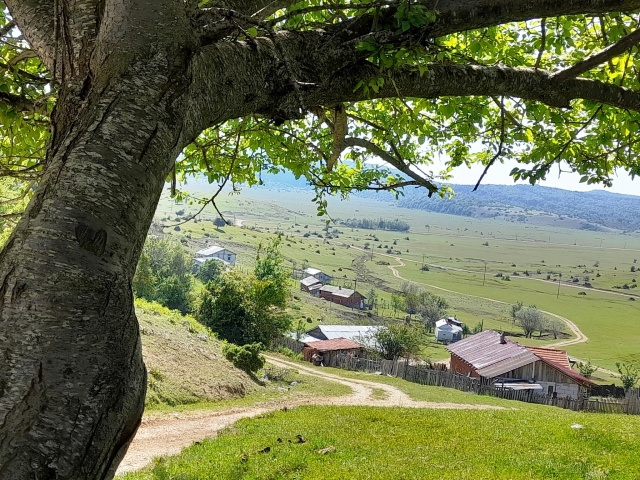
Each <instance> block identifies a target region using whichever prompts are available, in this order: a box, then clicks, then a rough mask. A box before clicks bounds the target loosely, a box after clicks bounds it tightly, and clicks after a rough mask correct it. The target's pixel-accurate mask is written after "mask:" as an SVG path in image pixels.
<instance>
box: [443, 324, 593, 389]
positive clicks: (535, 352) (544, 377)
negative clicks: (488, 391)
mask: <svg viewBox="0 0 640 480" xmlns="http://www.w3.org/2000/svg"><path fill="white" fill-rule="evenodd" d="M447 350H449V352H450V353H451V363H450V365H451V370H452V371H454V372H456V373H460V374H463V375H468V376H471V377H478V378H484V379H487V380H491V381H492V382H494V383H498V384H501V385H502V386H504V387H505V388H509V386H510V385H511V384H513V385H516V384H517V385H519V388H522V386H523V384H524V383H523V382H528V383H529V384H530V385H531V389H533V390H540V389H541V390H542V392H543V393H546V394H548V395H555V396H558V397H570V398H575V399H577V398H580V397H582V396H584V395H586V394H588V391H589V389H590V388H591V387H592V386H594V385H595V384H594V383H593V382H591V380H589V379H588V378H585V377H583V376H582V375H580V374H579V373H578V372H575V371H574V370H572V369H571V366H570V364H569V357H568V356H567V353H566V352H564V351H562V350H553V349H549V348H534V347H524V346H522V345H520V344H519V343H517V342H514V341H512V340H509V339H508V338H506V337H505V335H504V334H502V335H501V334H499V333H498V332H495V331H493V330H485V331H484V332H480V333H478V334H476V335H472V336H471V337H467V338H465V339H464V340H460V341H459V342H456V343H453V344H451V345H448V346H447ZM516 380H519V382H517V381H516Z"/></svg>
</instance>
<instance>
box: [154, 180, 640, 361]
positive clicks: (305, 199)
mask: <svg viewBox="0 0 640 480" xmlns="http://www.w3.org/2000/svg"><path fill="white" fill-rule="evenodd" d="M310 198H311V197H310V195H309V194H308V193H303V192H296V191H285V190H280V191H274V190H265V189H256V190H249V189H245V190H244V191H243V193H242V195H240V196H237V195H231V196H223V197H221V198H220V199H219V201H218V206H219V208H220V209H221V210H222V212H223V214H224V215H225V216H226V218H227V219H228V220H234V219H235V221H236V222H238V223H240V222H241V223H242V225H243V226H244V227H245V228H239V227H233V226H228V227H224V228H222V229H215V228H214V227H213V225H212V223H211V220H212V219H213V218H215V217H216V216H217V214H216V213H215V212H214V211H213V209H211V210H206V211H205V212H203V213H202V214H201V215H200V216H199V217H198V218H199V221H198V223H194V221H190V222H187V223H186V224H184V225H181V230H180V231H179V232H177V231H175V230H174V229H173V228H172V227H168V228H165V229H164V231H165V233H168V234H172V235H174V236H176V237H178V238H181V239H182V240H185V239H186V241H187V242H188V245H189V246H190V248H194V249H195V248H198V247H199V246H202V245H204V244H205V243H206V242H208V243H209V244H212V243H220V244H223V245H224V246H227V247H228V248H231V249H232V250H234V251H238V253H239V264H240V267H241V268H245V269H246V268H250V267H251V265H252V261H253V259H254V258H255V249H256V247H257V245H258V244H259V243H260V242H261V241H265V240H267V239H269V238H271V237H272V236H273V234H274V233H276V232H280V233H282V234H283V235H285V237H284V241H283V244H282V252H283V254H284V256H285V257H286V258H287V260H288V264H289V265H290V266H291V268H292V269H293V268H295V267H299V266H301V265H302V263H303V262H305V261H306V262H308V264H309V265H311V266H314V267H318V268H321V269H323V270H324V271H326V272H327V273H329V274H332V275H333V276H334V278H335V282H336V283H337V284H339V285H343V286H346V287H349V288H354V287H355V288H357V289H358V290H359V291H360V292H362V293H363V294H365V295H366V294H367V292H368V291H369V290H370V289H374V291H375V292H376V294H377V295H378V297H379V300H380V303H379V304H380V307H379V308H378V309H377V310H376V311H374V312H373V313H378V314H380V315H381V316H384V317H386V318H387V319H391V317H394V316H395V317H402V315H403V314H401V313H400V312H396V313H395V315H394V312H393V311H392V310H391V308H390V297H391V292H393V291H396V290H397V289H399V288H400V286H401V284H402V283H403V282H404V281H405V279H406V280H410V281H413V282H416V283H419V284H421V285H422V286H423V287H424V288H425V289H427V290H430V291H433V292H434V293H437V294H438V295H441V296H443V297H444V298H445V299H446V300H447V301H448V303H449V305H450V309H449V313H450V314H455V315H456V316H458V318H459V319H460V320H462V321H464V322H466V323H467V324H468V325H470V326H474V325H476V324H477V323H480V322H481V323H482V324H483V325H484V327H485V328H494V329H499V330H506V331H508V332H511V333H512V334H514V335H519V334H521V331H520V329H519V328H518V327H516V326H514V325H513V324H512V323H511V321H510V304H513V303H515V302H517V301H522V302H523V303H524V304H525V305H531V304H535V305H536V306H537V307H538V308H540V309H543V310H547V311H549V312H553V313H556V314H558V315H561V316H564V317H567V318H568V319H570V320H572V321H573V322H575V323H576V324H577V325H578V326H579V327H580V328H581V329H582V330H583V332H584V333H585V334H586V335H587V336H588V337H589V341H588V342H586V343H583V344H578V345H572V346H569V347H567V350H568V351H569V353H570V354H571V355H573V356H576V357H579V358H582V359H585V360H586V359H589V360H590V361H591V362H592V363H595V364H597V365H599V366H601V367H604V368H608V369H615V363H616V362H617V361H623V362H636V361H640V352H639V351H638V348H637V345H638V344H639V342H640V323H639V322H638V318H640V302H639V301H632V300H630V298H633V299H634V300H635V299H636V296H635V294H636V292H640V290H636V289H635V288H633V287H634V285H636V282H635V281H634V280H636V277H637V276H640V275H637V274H636V272H631V269H632V267H634V268H635V266H636V265H638V264H637V263H634V262H636V261H637V259H639V258H640V237H639V236H637V235H630V234H622V233H606V232H590V231H580V230H573V229H566V228H554V227H552V226H541V225H528V224H526V223H521V222H506V221H497V220H474V219H469V218H465V217H456V216H450V215H442V214H434V213H429V212H424V211H419V210H408V209H402V208H398V207H395V206H392V205H388V204H386V203H382V202H377V201H375V200H369V199H360V198H356V197H352V198H351V199H350V200H349V201H347V202H338V201H336V202H330V204H329V212H330V214H331V215H332V217H333V218H334V219H338V218H353V217H358V218H379V217H383V218H390V219H395V218H398V219H400V220H404V221H407V222H408V223H409V224H410V225H411V231H410V232H409V233H403V232H402V233H401V232H389V231H375V230H362V229H352V228H348V227H344V226H341V225H338V224H330V225H329V227H328V228H329V230H328V232H327V231H325V230H323V229H324V228H325V227H326V219H325V218H319V217H317V216H316V215H315V210H314V209H315V207H314V205H313V204H312V203H311V201H310ZM276 200H277V201H276ZM177 210H185V213H189V212H192V213H195V211H196V206H195V205H191V206H189V205H175V204H172V203H171V202H170V201H168V200H167V199H164V200H163V202H162V203H161V205H160V207H159V209H158V213H157V218H158V221H159V222H160V223H162V224H165V225H167V224H168V225H170V224H171V221H175V212H176V211H177ZM327 233H329V234H330V235H331V237H332V238H331V239H330V240H328V239H327V238H326V237H327ZM188 237H190V238H188ZM366 244H368V245H366ZM365 246H367V247H368V248H367V249H366V250H364V248H365ZM386 252H390V253H389V254H387V253H386ZM396 257H400V258H401V262H403V263H405V264H406V266H403V267H397V270H398V272H399V274H400V275H401V276H402V277H403V278H395V277H394V276H393V275H392V273H391V270H390V269H389V268H388V266H387V265H384V264H381V263H389V264H390V266H394V265H399V262H398V260H396ZM423 264H427V265H428V266H429V267H430V271H428V272H423V271H421V269H420V267H421V266H422V265H423ZM485 268H486V274H485ZM638 268H640V265H639V266H638ZM497 274H502V275H503V277H502V278H498V277H496V275H497ZM560 275H561V277H560ZM506 276H509V277H510V280H509V281H506V280H505V277H506ZM585 277H588V278H585ZM547 278H549V280H547ZM558 280H561V281H560V282H558ZM585 281H588V282H589V283H590V284H591V285H592V287H593V288H581V289H579V288H575V287H581V286H582V285H583V284H584V283H585ZM625 284H626V285H627V287H629V288H628V289H623V288H614V287H616V286H618V287H622V286H624V285H625ZM558 286H559V287H560V289H559V294H558ZM597 289H604V290H609V291H610V292H611V293H607V292H599V291H597ZM292 290H293V291H294V294H295V295H296V297H297V299H295V301H294V302H293V307H292V308H293V310H292V313H293V314H294V317H295V319H296V322H297V321H302V322H304V323H306V324H307V326H309V327H311V326H313V325H316V324H317V323H321V322H325V323H345V322H349V323H360V324H362V323H375V322H376V321H379V320H377V319H375V318H374V319H369V318H368V317H366V316H364V315H363V314H357V313H355V312H348V311H345V310H344V309H340V308H339V307H335V306H331V307H330V308H327V304H326V302H318V301H315V300H311V299H310V298H309V297H308V296H304V295H303V294H301V293H295V292H296V290H297V287H296V286H295V285H293V286H292ZM579 293H585V295H579ZM638 300H640V298H638ZM309 319H311V322H309ZM518 340H519V341H520V340H522V339H521V338H519V339H518ZM522 341H523V343H529V344H534V345H545V344H548V343H551V342H553V341H554V340H553V338H551V337H550V336H548V337H543V338H541V339H537V338H536V339H533V340H522ZM430 350H431V353H430V354H431V355H432V356H433V358H435V359H437V358H440V357H442V358H444V357H445V356H446V352H445V351H444V349H442V348H441V347H437V346H435V347H434V348H431V349H430Z"/></svg>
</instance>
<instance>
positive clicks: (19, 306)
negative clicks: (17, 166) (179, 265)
mask: <svg viewBox="0 0 640 480" xmlns="http://www.w3.org/2000/svg"><path fill="white" fill-rule="evenodd" d="M176 58H178V60H176ZM168 59H171V60H168ZM179 63H180V59H179V57H178V55H177V54H176V52H161V51H155V52H154V51H147V52H145V61H144V62H138V63H137V65H136V63H134V62H131V63H130V65H136V66H135V67H129V68H128V69H125V70H124V73H123V74H122V75H121V76H120V77H119V78H118V79H117V81H113V79H111V80H110V83H109V85H102V86H101V87H100V88H97V87H92V86H91V85H90V84H89V83H87V84H85V87H86V90H87V91H78V90H77V89H75V90H74V89H66V90H65V89H63V91H62V92H61V93H60V97H59V101H58V106H57V107H56V111H55V112H54V115H53V127H54V130H53V136H52V141H51V144H50V145H49V148H48V154H47V162H46V170H45V174H44V177H43V180H42V182H41V184H40V185H39V186H38V190H37V192H36V194H35V196H34V198H33V200H32V202H31V203H30V205H29V207H28V209H27V211H26V212H25V215H24V216H23V219H22V220H21V222H20V223H19V224H18V226H17V228H16V230H15V231H14V233H13V235H12V237H11V238H10V239H9V241H8V243H7V244H6V246H5V248H4V250H3V251H2V252H1V253H0V479H2V480H4V479H11V480H23V479H25V480H26V479H39V480H43V479H92V480H93V479H103V478H112V477H113V475H114V473H115V468H116V467H117V465H118V463H119V461H120V459H121V457H122V456H123V455H124V453H125V451H126V447H127V445H128V443H129V442H130V441H131V439H132V437H133V435H134V434H135V432H136V429H137V427H138V425H139V422H140V418H141V415H142V411H143V406H144V394H145V388H146V372H145V368H144V364H143V362H142V355H141V348H140V335H139V332H138V323H137V320H136V317H135V311H134V305H133V297H132V292H131V280H132V277H133V273H134V271H135V267H136V263H137V260H138V256H139V254H140V250H141V248H142V245H143V243H144V239H145V237H146V233H147V230H148V228H149V225H150V223H151V219H152V217H153V214H154V212H155V208H156V205H157V202H158V199H159V196H160V193H161V191H162V187H163V184H164V180H165V177H166V175H167V173H168V171H169V170H170V168H171V166H172V164H173V162H174V161H175V158H176V156H177V154H178V153H179V151H180V149H181V148H182V146H184V141H183V140H184V139H183V138H182V131H183V129H182V123H183V119H182V117H180V115H181V113H180V112H181V111H182V110H183V109H181V108H174V107H175V102H176V101H177V100H176V99H179V98H180V95H181V93H182V91H183V90H184V88H185V84H186V82H185V81H184V78H183V77H182V76H181V75H183V74H184V72H185V70H186V67H185V63H182V65H179ZM181 89H182V90H181Z"/></svg>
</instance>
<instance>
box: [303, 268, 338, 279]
mask: <svg viewBox="0 0 640 480" xmlns="http://www.w3.org/2000/svg"><path fill="white" fill-rule="evenodd" d="M304 274H305V277H314V278H317V279H318V280H319V281H320V282H321V283H329V282H331V280H333V277H332V276H331V275H327V274H326V273H324V272H323V271H322V270H318V269H317V268H311V267H309V268H305V269H304Z"/></svg>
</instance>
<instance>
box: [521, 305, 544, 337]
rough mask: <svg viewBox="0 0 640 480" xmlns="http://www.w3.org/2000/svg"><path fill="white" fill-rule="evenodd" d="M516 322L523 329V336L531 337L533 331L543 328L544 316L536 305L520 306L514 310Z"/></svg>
mask: <svg viewBox="0 0 640 480" xmlns="http://www.w3.org/2000/svg"><path fill="white" fill-rule="evenodd" d="M516 323H517V324H518V325H519V326H520V327H521V328H522V330H524V335H525V337H527V338H531V336H532V335H533V332H536V331H541V330H542V329H544V326H545V324H546V318H545V316H544V314H543V313H542V312H541V311H540V310H538V309H537V308H536V307H522V308H521V309H520V310H518V311H517V312H516Z"/></svg>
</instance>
